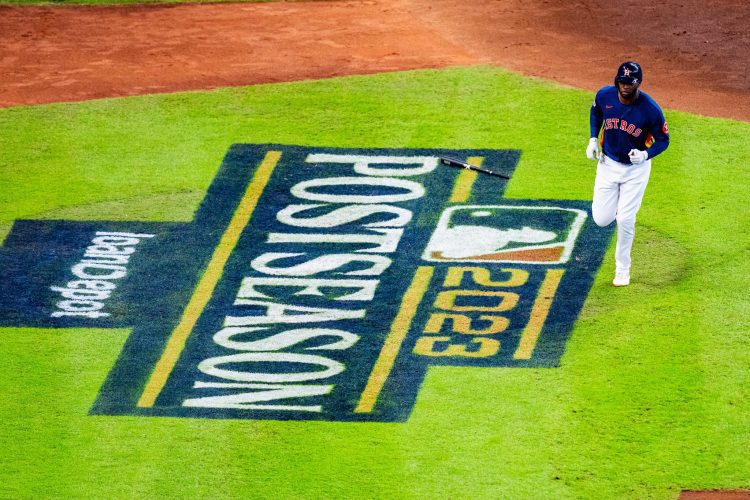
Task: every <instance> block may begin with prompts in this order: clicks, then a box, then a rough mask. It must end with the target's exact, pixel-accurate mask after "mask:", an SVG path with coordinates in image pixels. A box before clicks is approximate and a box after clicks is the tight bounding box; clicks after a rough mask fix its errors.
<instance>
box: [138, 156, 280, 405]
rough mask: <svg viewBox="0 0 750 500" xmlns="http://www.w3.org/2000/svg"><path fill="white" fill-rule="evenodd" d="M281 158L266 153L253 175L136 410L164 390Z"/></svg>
mask: <svg viewBox="0 0 750 500" xmlns="http://www.w3.org/2000/svg"><path fill="white" fill-rule="evenodd" d="M280 158H281V152H279V151H269V152H268V153H266V156H265V158H264V159H263V161H262V162H261V164H260V165H259V166H258V169H257V170H256V172H255V175H253V178H252V180H251V181H250V183H249V184H248V185H247V189H246V190H245V194H244V195H243V196H242V200H240V203H239V205H238V206H237V210H235V212H234V215H232V220H231V221H230V222H229V225H228V226H227V229H226V230H225V231H224V234H223V235H222V237H221V240H220V241H219V245H218V246H217V247H216V248H215V249H214V253H213V256H212V257H211V260H210V261H209V263H208V267H207V268H206V271H205V272H204V273H203V276H202V277H201V280H200V282H199V283H198V286H197V287H196V289H195V291H194V292H193V296H192V297H191V298H190V302H188V305H187V307H186V308H185V311H184V312H183V313H182V318H181V319H180V322H179V323H178V325H177V326H176V327H175V329H174V330H173V331H172V334H171V336H170V337H169V340H168V341H167V346H166V347H165V349H164V352H163V353H162V355H161V358H160V359H159V361H158V362H157V363H156V366H155V367H154V371H153V372H152V373H151V378H149V380H148V382H147V383H146V387H145V388H144V390H143V394H141V397H140V399H139V400H138V406H139V407H141V408H151V407H152V406H154V403H155V402H156V398H157V397H158V396H159V393H161V391H162V389H164V385H165V384H166V383H167V379H168V378H169V375H170V374H171V373H172V370H173V369H174V366H175V365H176V364H177V360H178V359H179V357H180V354H181V353H182V350H183V349H184V348H185V342H187V339H188V337H189V336H190V333H191V332H192V331H193V328H194V327H195V323H196V322H197V321H198V318H199V317H200V315H201V313H203V309H204V308H205V307H206V305H207V304H208V301H209V299H210V298H211V295H213V292H214V289H215V288H216V285H217V284H218V283H219V279H220V278H221V275H222V273H223V272H224V266H225V265H226V263H227V260H229V256H230V255H232V251H233V250H234V247H235V246H236V245H237V242H238V241H239V239H240V235H241V234H242V230H243V229H244V228H245V226H247V223H248V222H250V217H251V216H252V214H253V211H254V210H255V207H256V206H257V204H258V199H259V198H260V195H261V194H262V193H263V190H264V189H265V187H266V184H268V180H269V179H270V178H271V173H272V172H273V169H274V168H275V167H276V164H277V163H278V162H279V159H280Z"/></svg>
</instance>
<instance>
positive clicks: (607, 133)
mask: <svg viewBox="0 0 750 500" xmlns="http://www.w3.org/2000/svg"><path fill="white" fill-rule="evenodd" d="M642 81H643V70H642V69H641V66H640V64H638V63H636V62H632V61H628V62H625V63H623V64H621V65H620V67H619V68H618V69H617V75H616V76H615V84H614V85H607V86H606V87H602V89H600V90H599V92H597V93H596V98H595V99H594V104H593V105H592V106H591V113H590V125H591V139H589V145H588V147H587V148H586V156H587V157H588V158H589V159H590V160H598V165H597V168H596V181H595V182H594V198H593V202H592V204H591V211H592V213H593V216H594V221H595V222H596V223H597V224H598V225H599V226H601V227H604V226H606V225H608V224H611V223H612V221H614V220H617V248H616V251H615V264H616V267H615V278H614V280H613V281H612V284H613V285H614V286H627V285H629V284H630V249H631V248H632V246H633V237H634V236H635V215H636V214H637V213H638V209H639V208H641V200H642V199H643V193H644V192H645V191H646V185H647V184H648V178H649V175H650V173H651V159H652V158H653V157H655V156H656V155H658V154H659V153H662V152H663V151H664V150H665V149H667V147H668V146H669V130H668V129H667V122H666V121H665V120H664V113H662V110H661V108H660V107H659V105H658V104H656V102H655V101H654V100H653V99H652V98H651V97H649V96H648V95H647V94H646V93H645V92H642V91H641V90H640V89H639V87H640V85H641V82H642Z"/></svg>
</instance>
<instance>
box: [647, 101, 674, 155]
mask: <svg viewBox="0 0 750 500" xmlns="http://www.w3.org/2000/svg"><path fill="white" fill-rule="evenodd" d="M648 133H649V135H648V138H647V139H646V152H647V153H648V157H649V158H653V157H654V156H656V155H658V154H660V153H663V152H664V151H665V150H666V149H667V148H668V147H669V128H668V127H667V120H666V119H665V118H664V113H663V112H662V110H661V109H659V108H658V107H657V108H656V109H655V112H654V120H653V121H652V125H651V128H650V129H649V131H648Z"/></svg>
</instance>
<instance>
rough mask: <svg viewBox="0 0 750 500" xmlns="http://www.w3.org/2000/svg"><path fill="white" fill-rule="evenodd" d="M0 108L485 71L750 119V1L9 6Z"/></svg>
mask: <svg viewBox="0 0 750 500" xmlns="http://www.w3.org/2000/svg"><path fill="white" fill-rule="evenodd" d="M0 47H1V48H2V51H1V52H0V54H2V56H0V79H1V83H2V85H1V86H0V89H2V90H0V106H16V105H26V104H35V103H47V102H58V101H78V100H87V99H95V98H101V97H110V96H126V95H136V94H146V93H157V92H172V91H180V90H197V89H207V88H214V87H222V86H236V85H250V84H256V83H265V82H281V81H294V80H301V79H317V78H326V77H331V76H337V75H349V74H367V73H376V72H382V71H395V70H405V69H416V68H440V67H445V66H455V65H471V64H491V65H498V66H502V67H507V68H510V69H512V70H515V71H519V72H521V73H525V74H528V75H534V76H540V77H544V78H549V79H552V80H557V81H559V82H561V83H564V84H567V85H571V86H575V87H579V88H583V89H588V90H591V91H593V90H596V89H597V88H599V87H600V86H601V85H602V84H605V83H607V82H609V81H610V80H611V78H612V74H613V71H614V68H616V66H617V64H619V63H620V62H622V61H623V60H626V59H631V58H632V59H636V60H639V61H640V62H641V63H642V64H643V66H644V71H645V83H644V90H646V91H647V92H649V93H651V94H652V95H653V96H654V97H656V98H657V100H658V101H659V102H660V103H661V104H662V105H663V106H664V107H665V108H673V109H681V110H684V111H690V112H694V113H699V114H704V115H710V116H721V117H729V118H735V119H740V120H746V121H750V99H748V98H747V97H748V94H749V91H750V67H749V66H750V58H748V57H747V54H748V53H750V4H748V3H747V2H746V0H715V1H712V2H704V0H669V1H665V2H650V3H647V2H643V1H641V0H620V1H618V2H606V1H604V0H572V1H571V0H494V1H491V0H462V1H459V0H347V1H324V2H323V1H319V2H291V3H286V2H276V3H256V4H188V5H165V4H162V5H156V4H152V5H141V6H132V5H131V6H103V7H102V6H99V7H73V6H50V7H9V6H5V7H0Z"/></svg>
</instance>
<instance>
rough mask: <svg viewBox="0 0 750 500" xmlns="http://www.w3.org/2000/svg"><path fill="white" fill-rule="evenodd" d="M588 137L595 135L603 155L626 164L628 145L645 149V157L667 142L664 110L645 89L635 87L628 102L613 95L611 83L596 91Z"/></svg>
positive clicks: (667, 133) (650, 156)
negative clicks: (631, 100) (621, 100)
mask: <svg viewBox="0 0 750 500" xmlns="http://www.w3.org/2000/svg"><path fill="white" fill-rule="evenodd" d="M589 121H590V125H591V137H599V142H600V144H601V145H602V151H603V152H604V154H605V155H607V156H609V157H610V158H612V159H613V160H617V161H619V162H620V163H625V164H630V163H631V162H630V158H629V157H628V152H630V150H631V149H640V150H645V151H646V152H647V153H648V157H649V158H653V157H654V156H656V155H658V154H659V153H661V152H663V151H664V150H665V149H667V146H669V129H667V122H666V120H665V119H664V113H662V110H661V108H660V107H659V105H658V104H656V102H655V101H654V100H653V99H652V98H651V97H650V96H649V95H648V94H646V93H645V92H642V91H639V92H638V97H637V98H636V100H635V102H633V103H632V104H623V103H621V102H620V100H619V99H618V98H617V88H616V87H615V86H614V85H608V86H606V87H603V88H602V89H601V90H600V91H599V92H597V93H596V98H595V99H594V104H593V105H592V106H591V115H590V120H589Z"/></svg>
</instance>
